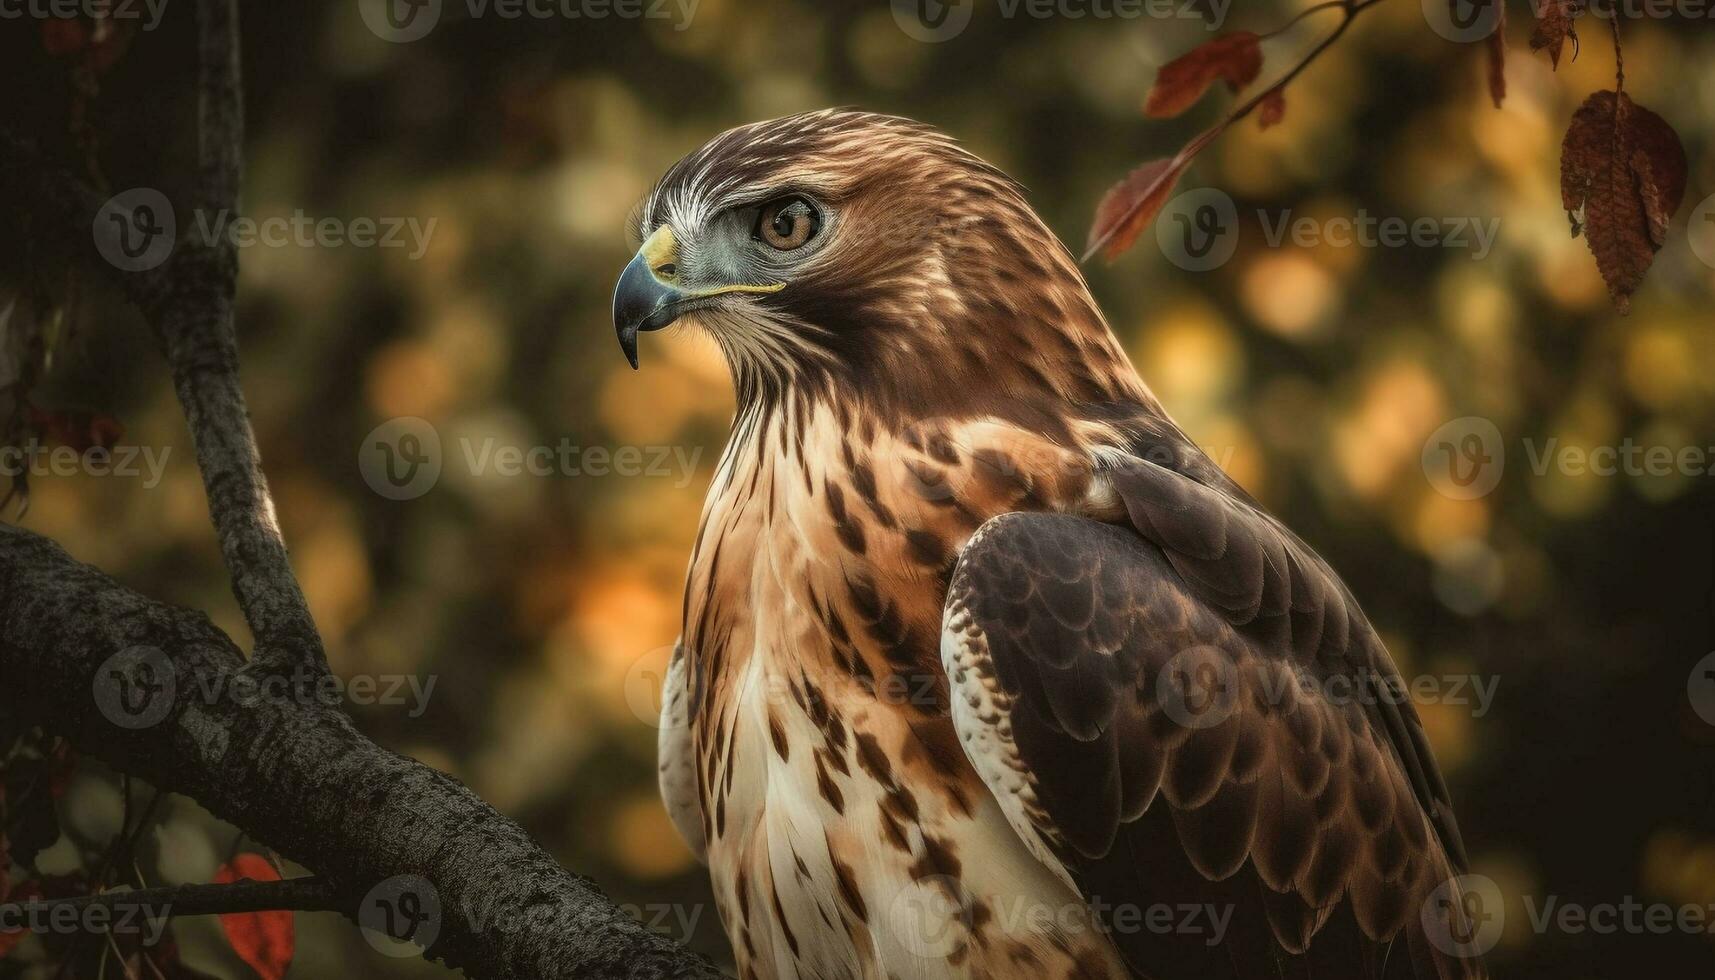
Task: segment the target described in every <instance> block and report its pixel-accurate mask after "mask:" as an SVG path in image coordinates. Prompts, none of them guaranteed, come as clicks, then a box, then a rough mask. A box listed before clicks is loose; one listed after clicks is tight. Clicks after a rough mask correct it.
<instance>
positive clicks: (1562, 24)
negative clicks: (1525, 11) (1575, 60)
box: [1530, 0, 1584, 69]
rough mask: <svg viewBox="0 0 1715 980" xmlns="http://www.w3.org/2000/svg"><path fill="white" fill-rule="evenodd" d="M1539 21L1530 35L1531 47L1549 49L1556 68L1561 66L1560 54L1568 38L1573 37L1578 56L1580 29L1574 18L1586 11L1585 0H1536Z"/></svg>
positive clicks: (1549, 54) (1575, 53)
mask: <svg viewBox="0 0 1715 980" xmlns="http://www.w3.org/2000/svg"><path fill="white" fill-rule="evenodd" d="M1536 2H1537V3H1538V8H1537V21H1536V30H1534V31H1532V32H1531V35H1530V49H1531V50H1532V51H1542V50H1544V49H1547V51H1548V60H1549V61H1550V62H1552V63H1553V65H1554V67H1555V68H1556V69H1559V67H1560V54H1561V52H1562V51H1563V50H1564V49H1565V47H1566V39H1567V38H1571V39H1572V44H1573V56H1574V57H1576V56H1577V52H1578V49H1577V45H1578V30H1577V28H1576V26H1575V25H1574V23H1573V22H1574V20H1576V18H1577V17H1578V16H1579V15H1580V14H1582V13H1583V12H1584V0H1536Z"/></svg>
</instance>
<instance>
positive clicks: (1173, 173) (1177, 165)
mask: <svg viewBox="0 0 1715 980" xmlns="http://www.w3.org/2000/svg"><path fill="white" fill-rule="evenodd" d="M1383 2H1385V0H1332V2H1330V3H1321V4H1316V5H1315V6H1312V7H1310V8H1308V9H1306V10H1304V11H1303V12H1301V13H1300V14H1299V15H1298V16H1297V17H1294V18H1293V19H1292V20H1291V21H1290V22H1288V23H1287V24H1286V25H1285V26H1283V27H1281V28H1280V29H1279V30H1276V31H1274V32H1273V33H1271V34H1268V35H1264V36H1265V37H1272V36H1274V35H1275V34H1280V33H1283V32H1285V31H1286V30H1289V29H1290V28H1291V27H1292V26H1293V25H1294V24H1297V23H1298V22H1299V21H1301V20H1303V19H1304V18H1305V17H1307V16H1309V15H1310V14H1313V13H1316V12H1318V11H1322V10H1334V9H1339V10H1341V11H1343V12H1344V14H1345V16H1343V17H1341V18H1340V23H1339V24H1338V25H1336V26H1335V27H1334V30H1333V31H1332V32H1330V33H1329V35H1328V36H1327V37H1325V38H1323V39H1322V40H1321V41H1319V42H1317V44H1316V46H1315V47H1313V48H1311V49H1310V53H1309V54H1306V55H1305V56H1304V58H1303V59H1302V60H1300V61H1299V62H1298V64H1296V65H1294V66H1293V67H1292V69H1291V70H1290V71H1288V72H1287V73H1286V74H1284V75H1282V76H1281V77H1280V78H1278V79H1275V80H1274V81H1273V82H1271V83H1270V84H1269V85H1268V87H1267V88H1264V89H1263V90H1262V91H1260V92H1258V93H1257V94H1256V95H1254V96H1252V97H1251V99H1250V100H1249V101H1247V102H1245V103H1243V104H1241V105H1240V106H1239V107H1238V108H1236V109H1234V110H1232V111H1231V112H1229V113H1227V115H1226V118H1224V119H1222V120H1221V121H1220V122H1218V123H1216V124H1215V125H1214V126H1211V127H1210V128H1208V129H1206V130H1204V131H1203V132H1202V133H1200V134H1198V135H1197V137H1196V138H1195V139H1193V140H1192V141H1191V142H1189V143H1187V144H1185V147H1184V148H1183V149H1181V150H1180V151H1179V152H1178V153H1177V154H1175V155H1174V157H1173V159H1172V161H1171V162H1170V163H1169V165H1168V166H1166V167H1164V168H1162V171H1161V176H1160V177H1159V178H1157V182H1156V183H1155V184H1152V185H1151V186H1150V187H1149V188H1147V189H1146V190H1145V191H1144V192H1143V193H1140V194H1138V195H1137V200H1138V201H1145V200H1148V199H1149V198H1150V197H1151V196H1152V195H1153V194H1155V193H1156V191H1157V190H1158V189H1159V186H1160V181H1164V180H1174V179H1177V175H1178V173H1179V171H1180V169H1181V168H1182V167H1183V166H1185V165H1187V164H1188V162H1189V161H1190V159H1191V158H1192V157H1195V156H1196V155H1197V154H1199V153H1201V152H1203V149H1204V148H1205V147H1207V146H1208V145H1209V144H1210V143H1213V142H1214V141H1215V139H1216V138H1217V137H1219V136H1220V135H1221V134H1222V133H1225V132H1226V131H1227V130H1229V129H1231V128H1232V127H1233V124H1234V123H1237V122H1239V121H1240V120H1242V119H1244V118H1245V117H1246V116H1249V115H1250V114H1251V113H1252V112H1255V111H1256V110H1257V108H1258V107H1259V106H1261V105H1262V104H1263V103H1264V102H1266V101H1268V100H1269V99H1270V98H1271V97H1273V96H1274V95H1275V94H1276V93H1278V92H1280V91H1281V90H1283V89H1285V88H1286V86H1288V85H1290V84H1291V83H1292V81H1293V80H1294V79H1296V78H1297V77H1298V76H1299V75H1302V74H1303V73H1304V70H1305V69H1307V68H1309V67H1310V65H1311V64H1312V63H1313V62H1314V61H1315V60H1316V59H1317V58H1318V57H1320V56H1321V55H1322V52H1324V51H1326V50H1328V49H1329V48H1330V47H1332V46H1333V45H1334V42H1335V41H1338V40H1339V39H1340V38H1341V37H1342V36H1343V35H1345V33H1346V30H1347V29H1348V28H1350V27H1351V26H1352V22H1353V21H1354V20H1357V18H1358V15H1359V14H1361V13H1363V12H1364V11H1366V10H1368V9H1370V8H1371V7H1374V6H1375V5H1376V4H1378V3H1383ZM1131 213H1135V209H1134V211H1133V212H1131ZM1129 217H1130V213H1128V215H1127V218H1128V219H1129ZM1125 224H1126V222H1125V221H1124V220H1122V221H1115V222H1113V223H1112V225H1111V226H1110V227H1109V228H1108V230H1107V231H1105V232H1103V233H1102V234H1101V236H1099V237H1098V238H1096V239H1095V240H1094V241H1092V242H1091V243H1090V244H1089V247H1088V248H1086V249H1085V250H1084V254H1083V256H1082V257H1081V258H1080V259H1079V261H1080V262H1088V261H1089V260H1090V259H1091V258H1093V257H1095V255H1096V254H1097V253H1098V252H1100V251H1101V250H1102V249H1103V248H1105V247H1106V246H1107V244H1108V242H1110V241H1112V240H1113V237H1114V235H1115V234H1117V233H1118V232H1119V230H1120V229H1121V228H1123V227H1125Z"/></svg>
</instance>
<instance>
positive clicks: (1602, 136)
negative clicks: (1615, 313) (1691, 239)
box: [1560, 91, 1688, 311]
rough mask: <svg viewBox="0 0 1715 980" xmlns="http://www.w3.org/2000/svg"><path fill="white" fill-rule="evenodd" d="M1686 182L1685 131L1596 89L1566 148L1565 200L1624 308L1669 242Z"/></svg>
mask: <svg viewBox="0 0 1715 980" xmlns="http://www.w3.org/2000/svg"><path fill="white" fill-rule="evenodd" d="M1687 177H1688V166H1687V163H1686V159H1685V147H1684V146H1683V145H1682V144H1681V143H1680V141H1679V134H1678V133H1676V132H1674V129H1673V127H1672V126H1671V125H1669V124H1668V122H1667V121H1666V120H1665V119H1663V118H1661V117H1660V116H1658V115H1656V114H1655V113H1653V112H1651V111H1650V110H1648V109H1645V108H1644V107H1643V106H1640V105H1637V104H1636V103H1634V102H1633V101H1632V100H1631V97H1630V96H1628V95H1626V94H1625V93H1623V92H1620V93H1615V92H1612V91H1602V92H1597V93H1596V94H1594V95H1592V96H1590V98H1589V99H1587V100H1585V102H1584V104H1583V105H1582V106H1580V107H1579V109H1578V111H1577V113H1575V114H1574V115H1573V117H1572V124H1571V126H1569V127H1568V128H1567V130H1566V140H1565V142H1564V143H1563V144H1562V146H1561V155H1560V196H1561V203H1562V204H1563V205H1564V206H1565V208H1566V212H1567V214H1568V216H1569V217H1571V219H1572V234H1573V235H1574V236H1576V235H1578V234H1580V232H1582V233H1583V234H1584V235H1585V236H1586V238H1587V240H1588V241H1589V244H1590V252H1591V254H1593V255H1595V256H1596V267H1597V268H1598V269H1600V270H1601V272H1602V278H1603V280H1604V281H1606V282H1607V284H1608V291H1609V292H1610V293H1611V294H1613V297H1614V302H1615V304H1616V305H1618V306H1619V308H1620V309H1621V310H1622V311H1624V310H1627V309H1628V308H1629V307H1630V305H1631V304H1630V300H1631V295H1632V293H1634V292H1635V291H1636V290H1637V288H1638V286H1639V285H1641V284H1642V283H1643V279H1644V274H1645V273H1647V272H1648V271H1649V267H1650V265H1651V264H1652V263H1653V262H1654V261H1655V254H1656V252H1658V251H1660V250H1661V247H1662V246H1663V245H1664V244H1665V243H1666V242H1667V229H1668V226H1669V224H1670V223H1671V222H1672V220H1673V214H1674V212H1676V211H1678V210H1679V205H1680V202H1681V201H1682V200H1683V199H1684V197H1685V186H1686V180H1687ZM1580 214H1582V221H1580V220H1579V215H1580Z"/></svg>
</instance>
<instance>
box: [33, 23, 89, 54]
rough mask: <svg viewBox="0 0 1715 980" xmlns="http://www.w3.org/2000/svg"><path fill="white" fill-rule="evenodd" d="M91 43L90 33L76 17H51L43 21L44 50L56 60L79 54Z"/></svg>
mask: <svg viewBox="0 0 1715 980" xmlns="http://www.w3.org/2000/svg"><path fill="white" fill-rule="evenodd" d="M88 43H89V32H88V31H86V30H84V27H83V22H82V21H79V20H78V19H77V18H75V17H49V18H48V19H47V20H44V21H42V48H43V49H44V50H46V51H47V52H48V54H51V55H53V56H54V57H56V58H60V57H64V56H66V55H69V54H77V53H78V52H79V51H82V50H83V46H84V45H85V44H88Z"/></svg>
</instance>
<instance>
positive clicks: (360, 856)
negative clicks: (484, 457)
mask: <svg viewBox="0 0 1715 980" xmlns="http://www.w3.org/2000/svg"><path fill="white" fill-rule="evenodd" d="M145 665H147V666H145ZM243 667H244V661H243V658H242V656H241V654H240V652H239V650H238V648H237V646H236V645H235V644H234V643H233V642H232V640H231V639H229V638H228V637H227V636H226V635H225V634H223V633H221V632H220V631H219V630H218V629H216V628H215V627H214V625H213V624H212V623H211V622H210V621H209V620H208V617H207V616H205V615H203V614H201V613H198V612H192V611H188V610H183V609H177V608H174V607H170V606H166V605H164V604H161V603H158V602H155V601H152V600H149V599H146V598H144V597H142V596H140V595H138V594H136V593H134V592H131V591H129V590H127V589H125V588H123V587H121V586H120V585H118V584H117V583H115V582H113V581H112V580H111V579H109V578H108V577H107V576H106V575H103V574H102V573H101V572H99V571H97V570H96V569H94V568H91V567H89V566H87V565H83V564H80V563H78V562H76V561H74V560H73V559H71V558H70V557H68V556H67V555H66V554H65V553H64V552H63V551H61V550H60V548H59V547H58V546H57V545H55V544H54V543H53V542H51V541H48V540H47V539H45V538H42V537H40V536H38V535H35V534H32V533H30V532H28V531H24V530H21V529H18V528H13V527H4V526H0V677H5V678H6V683H5V685H4V686H3V687H0V704H3V705H4V706H5V708H6V709H7V710H8V711H12V712H15V713H17V714H19V715H21V716H23V717H24V718H25V719H26V720H27V721H31V722H34V723H36V724H39V725H41V726H42V727H43V728H44V729H46V730H49V731H52V732H54V733H57V734H60V735H63V736H65V737H66V738H67V739H69V740H70V741H71V742H72V743H73V745H75V746H76V747H77V748H78V749H79V751H81V752H83V753H86V754H88V755H91V756H94V757H96V758H99V759H101V760H103V761H104V762H106V763H108V764H109V765H112V766H114V767H115V768H118V769H120V770H123V771H125V772H129V773H133V774H135V775H137V776H139V777H140V778H143V779H146V780H148V781H149V782H151V783H153V784H154V785H156V786H158V787H160V788H162V789H165V790H168V791H170V792H175V793H182V794H184V795H186V796H189V797H190V798H192V799H194V800H196V801H197V802H199V803H201V804H202V805H203V806H205V807H207V808H208V810H209V811H210V812H211V813H213V814H215V815H216V816H218V817H220V818H222V819H224V820H227V821H229V822H231V823H233V824H235V825H237V826H239V827H242V828H244V829H245V831H246V832H248V833H249V834H250V835H251V836H252V837H253V838H255V839H256V840H258V841H261V842H262V843H264V844H266V845H268V846H269V847H272V848H274V849H275V850H277V851H279V852H280V853H281V854H283V855H285V856H287V857H289V858H291V859H292V860H294V861H297V862H298V863H299V864H302V865H304V866H305V867H307V868H310V869H311V870H312V871H313V872H314V873H315V874H317V875H318V876H320V877H321V878H323V879H325V880H326V881H327V882H328V883H329V886H330V887H332V888H333V889H334V890H335V892H336V893H337V895H338V901H339V907H340V908H341V909H342V910H350V911H348V912H347V914H348V915H349V914H353V913H354V912H355V911H356V910H358V909H359V907H360V906H361V905H363V904H364V900H365V898H366V897H368V898H369V899H370V901H371V902H373V901H374V900H375V893H374V892H372V889H374V888H376V887H377V884H378V883H384V882H389V881H398V880H400V876H407V877H406V879H405V880H408V881H412V882H417V881H420V882H423V883H424V884H423V885H421V886H420V887H419V886H413V887H415V888H417V891H416V892H415V897H414V901H415V902H416V903H417V905H418V907H420V908H424V909H427V910H428V911H430V912H432V914H433V926H434V929H433V930H432V932H433V935H434V940H433V942H432V943H430V944H429V949H428V953H427V955H429V956H430V957H431V958H432V959H436V960H438V961H440V962H443V963H445V964H447V965H448V966H452V967H457V968H461V969H464V970H466V971H467V972H469V973H470V974H472V975H473V976H479V977H490V978H502V980H513V978H518V980H537V978H547V977H596V978H604V977H614V978H621V977H624V978H640V980H656V978H663V980H665V978H673V980H678V978H697V980H703V978H708V980H713V978H715V977H718V976H720V974H719V972H718V971H716V970H715V969H714V967H713V966H712V965H711V964H709V963H708V961H706V960H704V959H703V958H701V957H699V956H696V955H695V954H693V953H690V952H689V951H687V950H686V949H684V948H683V947H681V946H679V945H678V944H676V943H674V942H672V941H671V940H669V939H667V938H665V937H662V936H659V935H656V934H654V933H651V932H649V931H648V930H646V929H645V928H644V927H643V926H642V925H641V924H640V923H638V922H637V921H636V920H635V919H634V918H632V917H631V916H630V915H628V914H626V913H625V912H624V911H623V910H621V909H619V908H618V907H617V906H615V905H614V904H613V903H612V902H610V901H609V900H608V899H607V898H606V897H605V896H604V895H603V894H602V893H601V891H600V890H599V889H598V888H597V887H596V886H595V884H594V883H593V882H591V881H589V880H588V879H587V878H584V877H582V876H579V875H576V874H572V873H571V872H568V871H566V870H565V869H563V868H561V867H560V866H559V865H558V864H557V863H555V862H554V860H553V859H552V858H550V857H549V856H548V855H547V854H546V853H544V852H543V851H542V849H541V848H540V847H538V846H537V845H536V844H535V843H534V842H533V841H532V840H531V839H530V837H529V836H528V835H527V834H526V833H525V832H524V830H523V829H522V828H520V827H519V826H518V825H517V824H515V823H513V822H512V821H511V820H508V819H507V818H506V817H504V816H502V815H501V814H499V813H497V812H496V811H495V810H494V809H493V808H492V807H490V806H489V805H488V804H486V803H484V802H483V801H482V800H481V799H479V798H478V797H477V796H476V795H475V794H473V793H471V792H470V790H468V789H467V788H465V787H464V786H463V785H462V784H460V783H459V782H457V781H456V780H454V779H453V778H451V777H450V776H447V775H444V774H442V773H439V772H436V771H435V770H433V769H430V768H428V767H427V766H424V765H422V764H421V763H418V762H415V761H413V760H411V759H407V758H404V757H402V756H399V755H396V754H394V753H392V752H389V751H387V750H385V749H382V748H381V747H379V746H377V745H376V744H375V743H373V742H371V741H370V740H369V739H367V738H365V737H364V736H363V735H361V734H360V733H359V732H357V730H356V729H355V728H354V727H353V726H352V724H351V722H350V720H349V719H347V718H346V717H345V716H344V715H343V714H340V713H338V712H335V711H331V710H328V709H326V708H325V707H323V706H322V705H320V704H318V703H316V702H315V701H314V700H313V699H308V700H307V699H305V698H304V696H303V695H302V694H301V692H300V690H299V689H298V688H296V687H294V686H290V685H279V686H277V687H266V686H264V687H261V688H257V687H255V686H252V685H246V684H243V683H242V682H236V681H235V679H237V678H239V677H240V675H241V673H242V672H243ZM401 907H403V904H402V903H401ZM418 935H420V936H425V937H426V936H428V935H430V932H429V931H427V930H425V931H422V932H419V933H418Z"/></svg>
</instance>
